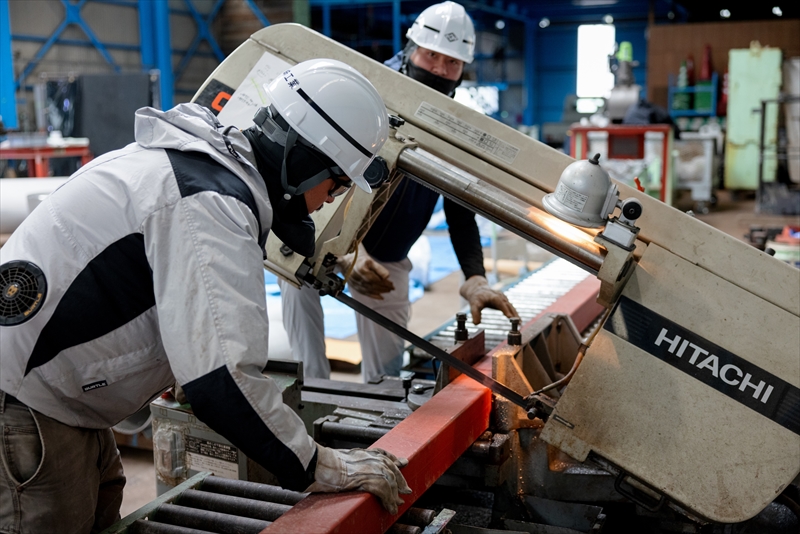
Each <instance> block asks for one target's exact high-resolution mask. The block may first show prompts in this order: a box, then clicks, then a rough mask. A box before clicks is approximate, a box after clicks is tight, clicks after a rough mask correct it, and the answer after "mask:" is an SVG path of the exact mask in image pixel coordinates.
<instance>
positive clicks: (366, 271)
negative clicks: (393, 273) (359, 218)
mask: <svg viewBox="0 0 800 534" xmlns="http://www.w3.org/2000/svg"><path fill="white" fill-rule="evenodd" d="M354 258H355V254H348V255H346V256H342V257H340V258H339V259H338V261H337V264H338V266H339V268H340V269H341V270H342V273H344V275H345V276H348V273H350V274H349V277H348V278H347V283H348V284H349V285H350V288H351V289H354V290H356V291H358V292H359V293H362V294H364V295H366V296H368V297H372V298H374V299H378V300H383V296H382V293H388V292H389V291H392V290H393V289H394V284H393V283H392V281H391V280H389V271H387V270H386V267H384V266H383V265H381V264H379V263H378V262H376V261H375V260H373V259H372V258H370V257H369V254H368V253H367V251H366V249H365V248H364V247H363V246H362V245H359V246H358V258H357V259H356V260H355V265H353V259H354ZM351 267H352V271H351Z"/></svg>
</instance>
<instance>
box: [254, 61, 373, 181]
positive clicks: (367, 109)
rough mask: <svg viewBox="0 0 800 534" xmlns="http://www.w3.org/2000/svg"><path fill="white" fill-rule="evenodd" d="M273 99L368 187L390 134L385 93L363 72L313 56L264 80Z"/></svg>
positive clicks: (302, 130) (286, 116) (307, 135)
mask: <svg viewBox="0 0 800 534" xmlns="http://www.w3.org/2000/svg"><path fill="white" fill-rule="evenodd" d="M264 90H265V91H266V93H267V98H269V100H270V103H271V104H272V105H273V106H274V107H275V109H276V110H277V112H278V113H279V114H280V115H281V117H283V119H284V120H285V121H286V122H287V123H288V124H289V126H290V127H291V128H292V129H294V130H295V131H296V132H297V133H298V134H299V135H300V136H301V137H303V138H304V139H305V140H306V141H308V142H309V143H311V144H312V145H314V146H315V147H316V148H317V149H318V150H319V151H320V152H322V153H324V154H325V155H326V156H328V157H329V158H331V159H332V160H333V161H334V162H336V164H337V165H338V166H339V167H340V168H341V169H342V171H344V173H345V174H346V175H347V176H348V177H349V178H350V179H351V180H353V182H354V183H355V184H356V185H357V186H358V187H360V188H361V189H363V190H364V191H366V192H368V193H369V192H370V191H372V188H371V187H370V186H369V184H368V183H367V181H366V179H365V178H364V171H366V170H367V168H368V167H369V165H370V163H371V162H372V160H373V158H374V157H375V155H376V154H377V153H378V151H379V150H380V149H381V147H383V144H384V143H385V142H386V139H387V137H388V135H389V127H388V120H389V116H388V112H387V111H386V107H385V106H384V104H383V100H382V99H381V96H380V95H379V94H378V91H377V90H376V89H375V87H373V86H372V84H371V83H370V82H369V80H367V79H366V78H365V77H364V76H363V75H362V74H361V73H359V72H358V71H357V70H355V69H354V68H352V67H350V66H349V65H347V64H345V63H342V62H341V61H336V60H334V59H312V60H308V61H303V62H302V63H298V64H297V65H295V66H293V67H291V68H289V69H287V70H286V71H284V72H283V74H281V75H280V76H278V77H277V78H275V79H274V80H273V81H272V82H270V83H269V84H265V85H264Z"/></svg>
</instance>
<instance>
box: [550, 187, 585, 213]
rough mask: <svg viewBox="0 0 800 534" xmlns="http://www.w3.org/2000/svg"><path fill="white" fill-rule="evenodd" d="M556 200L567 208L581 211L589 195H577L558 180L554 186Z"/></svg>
mask: <svg viewBox="0 0 800 534" xmlns="http://www.w3.org/2000/svg"><path fill="white" fill-rule="evenodd" d="M556 198H557V199H558V200H560V201H561V203H562V204H564V205H565V206H567V207H568V208H572V209H574V210H575V211H583V207H584V206H585V205H586V201H587V200H589V195H584V194H583V193H579V192H577V191H575V190H574V189H572V188H571V187H569V186H567V185H564V182H562V181H561V180H559V181H558V185H557V186H556Z"/></svg>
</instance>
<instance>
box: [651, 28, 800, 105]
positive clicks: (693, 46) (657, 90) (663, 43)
mask: <svg viewBox="0 0 800 534" xmlns="http://www.w3.org/2000/svg"><path fill="white" fill-rule="evenodd" d="M648 32H649V42H648V46H647V98H648V100H650V101H651V102H653V103H655V104H658V105H660V106H664V107H666V106H667V85H668V76H669V74H673V75H675V76H677V74H678V69H679V68H680V65H681V61H683V60H684V59H686V56H688V55H689V54H692V55H693V56H694V61H695V73H696V74H697V75H698V76H699V75H700V62H701V60H702V58H703V48H704V47H705V45H706V44H709V45H711V59H712V62H713V68H714V70H715V71H717V72H718V73H719V79H720V84H722V75H723V74H724V73H725V71H726V70H727V68H728V50H730V49H731V48H749V47H750V42H751V41H759V42H760V43H761V45H762V46H771V47H777V48H781V49H782V50H783V57H784V59H785V58H787V57H793V56H800V19H791V20H776V21H771V20H770V21H749V22H712V23H703V24H663V25H653V26H650V27H649V28H648Z"/></svg>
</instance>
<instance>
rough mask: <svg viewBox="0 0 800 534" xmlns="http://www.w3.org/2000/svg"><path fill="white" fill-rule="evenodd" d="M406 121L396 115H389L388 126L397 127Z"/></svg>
mask: <svg viewBox="0 0 800 534" xmlns="http://www.w3.org/2000/svg"><path fill="white" fill-rule="evenodd" d="M405 123H406V121H405V120H404V119H401V118H400V117H398V116H397V115H389V126H390V127H392V128H399V127H401V126H402V125H404V124H405Z"/></svg>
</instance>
